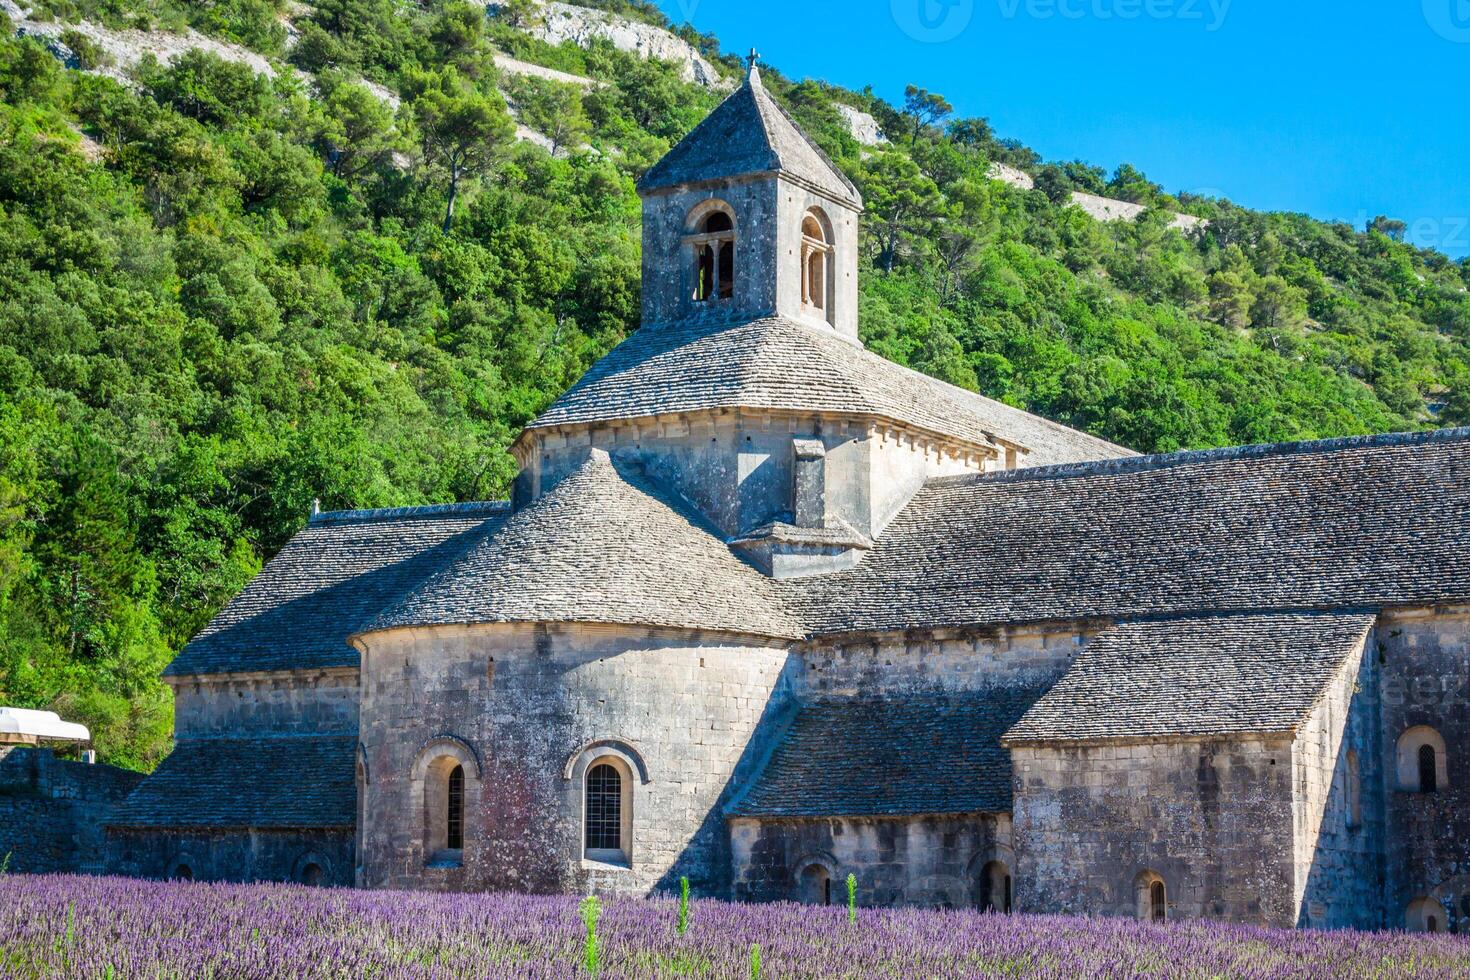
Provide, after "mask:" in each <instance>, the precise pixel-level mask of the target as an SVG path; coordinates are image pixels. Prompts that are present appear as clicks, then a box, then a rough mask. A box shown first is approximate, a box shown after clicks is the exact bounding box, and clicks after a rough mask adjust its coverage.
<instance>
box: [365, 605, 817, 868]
mask: <svg viewBox="0 0 1470 980" xmlns="http://www.w3.org/2000/svg"><path fill="white" fill-rule="evenodd" d="M362 642H363V643H364V644H365V646H366V648H367V652H366V653H365V654H364V656H363V667H362V677H363V702H362V704H363V707H362V723H361V738H362V743H363V746H364V749H365V756H366V782H365V785H364V788H363V807H364V812H365V813H366V819H365V822H364V827H363V833H362V875H361V879H360V884H362V885H364V886H368V887H411V888H426V889H440V890H482V889H483V890H515V891H527V892H562V893H586V892H588V891H597V892H601V893H622V894H645V893H648V892H650V891H653V890H657V889H667V888H671V887H674V886H676V883H677V880H678V878H679V876H680V875H688V876H689V878H690V880H691V882H692V883H693V886H694V888H695V890H696V891H697V892H698V893H700V894H707V895H721V896H723V895H725V894H727V893H728V890H729V866H730V857H729V836H728V833H727V830H726V827H725V823H724V819H723V816H722V807H723V806H724V804H725V802H726V799H727V796H728V793H729V792H730V788H731V786H732V784H733V783H735V782H738V781H739V780H740V779H741V778H743V777H744V775H745V774H746V773H747V772H749V771H750V769H751V768H752V766H753V764H754V761H755V759H756V757H758V756H759V754H760V753H761V752H762V751H763V747H764V745H765V744H766V740H767V738H768V736H767V734H766V732H767V731H768V730H769V729H771V728H775V727H777V726H778V725H779V724H780V721H781V717H782V714H783V710H784V708H785V706H786V703H787V701H788V700H789V693H788V692H789V681H788V678H787V670H788V662H789V660H790V654H789V653H788V652H787V651H786V650H785V649H784V648H780V647H775V646H769V645H764V644H763V643H762V642H761V641H758V640H752V639H740V638H736V637H730V636H714V635H694V634H682V635H680V634H677V633H671V632H668V631H655V630H642V629H632V628H617V627H596V626H559V627H551V628H545V627H534V626H528V625H527V626H520V625H516V626H510V625H505V626H482V627H473V628H438V629H425V630H394V631H390V632H386V633H381V634H370V635H368V636H366V637H364V638H363V641H362ZM442 753H455V758H457V759H460V760H462V762H461V764H462V765H463V767H464V769H465V775H466V779H465V839H464V848H463V852H462V854H460V855H458V856H457V860H456V861H449V862H438V861H434V860H433V858H434V857H435V854H434V853H433V848H432V844H431V842H430V841H429V840H428V834H429V824H430V821H429V818H428V811H426V809H425V804H426V802H429V803H432V802H433V801H432V800H431V799H429V798H428V797H427V796H426V786H427V785H428V784H429V780H428V778H421V777H420V776H418V775H417V774H416V764H417V765H418V767H419V771H423V767H424V766H425V765H426V764H427V763H428V761H431V760H432V758H434V757H437V756H438V755H439V754H442ZM603 753H609V754H612V755H614V756H615V758H618V759H621V760H626V761H628V762H630V764H631V765H632V766H633V767H634V768H635V769H636V770H638V771H637V772H635V774H634V778H633V780H632V781H633V788H632V800H631V803H632V811H633V812H632V834H631V838H632V840H631V854H630V861H629V862H628V865H627V866H625V867H619V866H616V864H615V863H608V862H605V861H594V860H587V859H585V858H584V855H583V847H582V845H583V822H582V807H583V799H584V797H583V786H582V783H581V779H580V772H581V769H582V768H585V766H586V765H587V764H590V762H592V761H594V760H595V759H596V758H598V757H599V756H601V755H602V754H603ZM431 863H432V864H440V863H444V864H445V865H446V866H442V867H439V866H433V867H431V866H428V865H429V864H431Z"/></svg>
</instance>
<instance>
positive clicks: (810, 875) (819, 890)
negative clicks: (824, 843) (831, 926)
mask: <svg viewBox="0 0 1470 980" xmlns="http://www.w3.org/2000/svg"><path fill="white" fill-rule="evenodd" d="M797 885H798V887H799V889H800V891H799V893H798V896H797V897H798V900H799V901H801V903H802V904H804V905H831V904H832V872H831V871H829V870H828V869H827V868H826V867H824V866H823V865H820V864H808V865H807V866H806V867H805V868H802V869H801V873H800V874H799V875H797Z"/></svg>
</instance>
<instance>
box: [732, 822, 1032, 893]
mask: <svg viewBox="0 0 1470 980" xmlns="http://www.w3.org/2000/svg"><path fill="white" fill-rule="evenodd" d="M730 839H731V845H732V850H733V857H734V898H735V900H736V901H742V902H776V901H807V902H820V901H821V900H822V898H823V896H822V895H821V893H820V889H817V890H816V891H813V889H812V887H811V882H810V880H809V878H806V877H804V875H803V872H805V871H807V870H808V869H810V868H813V867H814V866H815V867H820V868H822V869H823V871H824V872H825V873H826V875H827V876H828V878H829V879H830V880H831V882H832V886H831V901H832V903H833V904H838V903H841V902H845V901H846V900H847V886H846V884H845V882H846V879H847V876H848V875H849V874H852V875H854V876H855V877H856V878H857V901H858V904H859V905H873V906H885V907H887V906H899V905H917V906H933V907H939V908H974V907H980V906H981V905H982V904H983V903H984V901H985V892H984V886H983V883H982V880H981V879H982V874H983V872H984V870H985V868H986V865H988V864H989V863H990V862H992V861H1000V862H1001V863H1003V864H1004V865H1005V867H1006V869H1007V870H1009V869H1010V868H1011V867H1012V866H1013V865H1014V858H1013V857H1012V852H1011V847H1010V842H1011V821H1010V818H1009V817H1008V816H1005V815H989V814H974V815H967V816H933V817H907V818H896V819H889V818H883V819H876V818H863V817H834V818H827V819H819V820H753V819H737V820H732V821H731V824H730ZM1003 892H1004V889H1003V888H997V889H996V894H995V896H994V902H993V904H995V905H997V906H1000V905H1002V904H1003V902H1004V899H1003Z"/></svg>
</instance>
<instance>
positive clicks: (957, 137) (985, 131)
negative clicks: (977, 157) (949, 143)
mask: <svg viewBox="0 0 1470 980" xmlns="http://www.w3.org/2000/svg"><path fill="white" fill-rule="evenodd" d="M948 132H949V138H950V139H951V140H953V141H954V142H955V143H956V144H958V145H960V146H964V147H969V148H970V149H972V150H983V149H986V148H987V147H989V146H990V144H991V143H993V142H995V133H994V132H993V131H992V130H991V128H990V120H989V119H982V118H981V117H979V116H973V117H970V118H966V119H956V120H954V121H953V122H951V123H950V124H949V130H948Z"/></svg>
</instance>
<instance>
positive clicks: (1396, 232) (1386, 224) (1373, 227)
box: [1368, 214, 1409, 242]
mask: <svg viewBox="0 0 1470 980" xmlns="http://www.w3.org/2000/svg"><path fill="white" fill-rule="evenodd" d="M1408 230H1409V226H1408V224H1406V223H1405V222H1402V221H1399V220H1398V219H1397V218H1389V217H1387V216H1385V215H1381V214H1380V215H1379V216H1378V217H1376V218H1374V219H1373V220H1372V221H1370V222H1368V231H1369V232H1377V233H1378V234H1380V235H1383V236H1385V237H1387V238H1391V239H1393V240H1394V241H1396V242H1401V241H1403V240H1404V234H1405V233H1406V232H1408Z"/></svg>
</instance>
